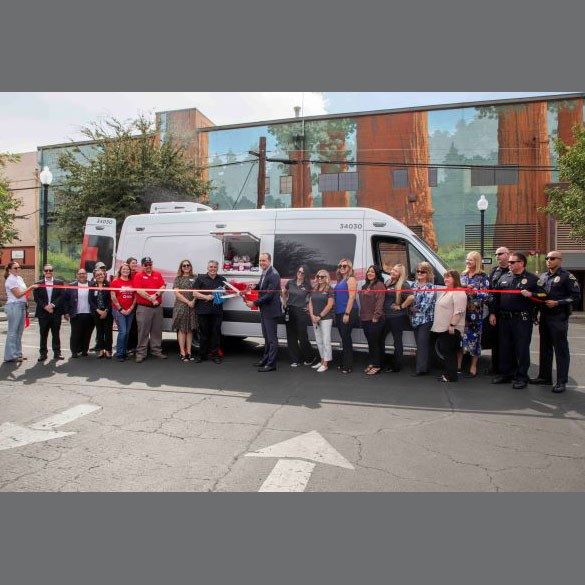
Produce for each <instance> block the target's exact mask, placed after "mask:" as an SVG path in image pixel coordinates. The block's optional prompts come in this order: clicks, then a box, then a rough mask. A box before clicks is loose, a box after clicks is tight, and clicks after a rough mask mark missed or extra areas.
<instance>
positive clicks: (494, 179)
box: [471, 167, 518, 187]
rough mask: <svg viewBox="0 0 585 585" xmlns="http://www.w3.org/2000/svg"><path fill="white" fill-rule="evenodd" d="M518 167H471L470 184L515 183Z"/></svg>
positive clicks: (481, 185) (477, 185)
mask: <svg viewBox="0 0 585 585" xmlns="http://www.w3.org/2000/svg"><path fill="white" fill-rule="evenodd" d="M517 184H518V169H517V168H516V167H504V168H497V169H495V168H479V167H478V168H472V169H471V186H472V187H487V186H490V185H517Z"/></svg>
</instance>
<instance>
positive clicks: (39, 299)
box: [33, 278, 66, 319]
mask: <svg viewBox="0 0 585 585" xmlns="http://www.w3.org/2000/svg"><path fill="white" fill-rule="evenodd" d="M35 284H43V285H44V284H45V279H44V278H43V279H42V280H38V281H37V282H36V283H35ZM53 284H55V285H62V284H64V282H63V281H62V280H59V279H58V278H55V279H54V280H53ZM65 292H66V289H63V288H54V289H53V293H52V295H51V303H52V304H53V305H55V309H54V312H53V314H54V315H62V314H63V301H64V300H65V297H66V294H65ZM33 300H34V302H35V303H36V305H37V307H36V309H35V317H37V318H38V319H42V318H43V317H49V316H50V313H48V312H47V311H45V307H46V306H47V305H48V304H49V295H48V294H47V289H46V288H45V287H44V286H43V287H39V288H35V289H34V290H33Z"/></svg>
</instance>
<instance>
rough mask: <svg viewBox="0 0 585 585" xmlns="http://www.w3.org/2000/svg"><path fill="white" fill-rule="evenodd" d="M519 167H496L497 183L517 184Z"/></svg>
mask: <svg viewBox="0 0 585 585" xmlns="http://www.w3.org/2000/svg"><path fill="white" fill-rule="evenodd" d="M517 184H518V169H517V168H515V167H509V168H503V169H496V185H517Z"/></svg>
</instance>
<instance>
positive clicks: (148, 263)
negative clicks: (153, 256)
mask: <svg viewBox="0 0 585 585" xmlns="http://www.w3.org/2000/svg"><path fill="white" fill-rule="evenodd" d="M143 266H152V262H145V263H144V264H143Z"/></svg>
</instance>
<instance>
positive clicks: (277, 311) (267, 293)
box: [254, 266, 282, 318]
mask: <svg viewBox="0 0 585 585" xmlns="http://www.w3.org/2000/svg"><path fill="white" fill-rule="evenodd" d="M260 280H262V277H260ZM255 289H256V290H257V291H258V292H259V293H260V294H259V296H258V300H257V301H254V304H255V305H256V306H257V307H259V308H260V312H261V314H262V317H269V318H276V317H280V316H281V315H282V305H281V302H280V274H278V272H276V270H275V269H274V267H273V266H270V267H269V268H268V270H267V271H266V276H265V277H264V280H263V281H262V288H260V282H259V283H258V284H257V285H256V286H255Z"/></svg>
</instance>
